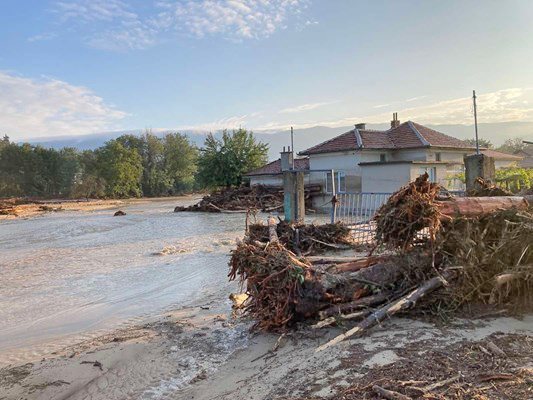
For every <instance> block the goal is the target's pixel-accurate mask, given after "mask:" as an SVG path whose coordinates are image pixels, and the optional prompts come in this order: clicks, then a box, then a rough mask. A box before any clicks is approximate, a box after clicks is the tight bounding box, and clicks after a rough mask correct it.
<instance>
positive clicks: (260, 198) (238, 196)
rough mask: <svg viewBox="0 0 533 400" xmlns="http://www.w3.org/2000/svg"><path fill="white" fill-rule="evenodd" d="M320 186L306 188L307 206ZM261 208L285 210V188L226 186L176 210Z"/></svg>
mask: <svg viewBox="0 0 533 400" xmlns="http://www.w3.org/2000/svg"><path fill="white" fill-rule="evenodd" d="M320 190H321V188H320V186H314V185H311V186H308V187H306V188H305V201H306V204H305V208H306V210H310V209H311V208H312V207H311V194H312V193H317V192H320ZM247 210H260V211H264V212H271V211H280V212H282V211H283V189H281V188H279V187H270V186H262V185H256V186H252V187H247V186H241V187H238V188H225V189H220V190H217V191H214V192H213V193H211V194H209V195H207V196H204V198H203V199H202V200H200V202H199V203H197V204H194V205H192V206H188V207H183V206H177V207H176V208H175V209H174V212H180V211H204V212H215V213H216V212H228V213H231V212H246V211H247Z"/></svg>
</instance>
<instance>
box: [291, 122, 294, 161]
mask: <svg viewBox="0 0 533 400" xmlns="http://www.w3.org/2000/svg"><path fill="white" fill-rule="evenodd" d="M291 151H292V165H291V167H292V169H294V129H292V126H291Z"/></svg>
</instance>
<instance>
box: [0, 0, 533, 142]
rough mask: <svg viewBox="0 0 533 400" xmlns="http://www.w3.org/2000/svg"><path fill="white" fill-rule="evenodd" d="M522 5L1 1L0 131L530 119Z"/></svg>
mask: <svg viewBox="0 0 533 400" xmlns="http://www.w3.org/2000/svg"><path fill="white" fill-rule="evenodd" d="M532 20H533V1H529V0H522V1H517V0H506V1H491V0H477V1H473V0H463V1H429V0H426V1H407V0H405V1H404V0H396V1H392V0H391V1H385V0H382V1H379V0H378V1H356V0H328V1H326V0H320V1H319V0H315V1H313V0H195V1H188V0H154V1H151V0H132V1H127V0H58V1H44V0H2V1H1V2H0V133H7V134H9V135H10V136H11V137H12V138H14V139H16V140H20V139H25V138H35V137H49V136H55V135H71V134H87V133H92V132H100V131H107V130H120V129H142V128H145V127H152V128H167V129H193V128H196V129H204V130H216V129H221V128H235V127H238V126H243V127H247V128H250V129H256V130H260V129H272V130H276V129H278V130H279V129H284V128H287V127H288V126H290V125H294V126H295V127H297V128H298V127H308V126H313V125H326V126H346V125H350V124H353V123H356V122H360V121H363V122H369V123H372V122H376V123H377V122H387V121H388V120H390V115H391V114H392V112H394V111H397V112H399V116H400V119H401V120H405V119H407V118H410V119H413V120H416V121H419V122H421V123H433V124H439V123H471V119H472V114H471V107H470V96H471V91H472V89H474V88H475V89H476V90H477V92H478V95H479V111H480V120H481V121H482V122H502V121H533V103H532V102H533V90H532V88H533V72H532V71H533V45H532V43H533V27H532V24H531V21H532Z"/></svg>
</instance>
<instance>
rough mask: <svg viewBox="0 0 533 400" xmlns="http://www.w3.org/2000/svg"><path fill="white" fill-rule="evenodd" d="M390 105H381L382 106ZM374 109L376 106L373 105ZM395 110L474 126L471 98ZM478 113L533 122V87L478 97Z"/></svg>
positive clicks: (341, 123)
mask: <svg viewBox="0 0 533 400" xmlns="http://www.w3.org/2000/svg"><path fill="white" fill-rule="evenodd" d="M389 105H390V104H387V105H385V104H384V105H383V107H385V106H389ZM373 108H379V107H376V106H375V107H373ZM395 111H397V112H398V117H399V119H400V121H407V120H412V121H415V122H419V123H422V124H435V125H440V124H463V125H472V124H473V123H474V117H473V108H472V98H471V97H462V98H458V99H451V100H443V101H439V102H435V103H432V104H428V105H422V106H419V107H410V108H403V109H401V108H400V109H398V110H395ZM477 111H478V122H479V123H496V122H512V121H533V88H511V89H502V90H498V91H495V92H490V93H482V94H478V95H477ZM391 118H392V112H391V113H380V114H366V115H365V114H363V113H361V114H360V115H352V116H346V117H343V118H340V119H335V120H331V119H330V120H319V119H312V120H308V121H305V122H300V123H290V124H289V123H285V122H279V121H272V122H268V123H264V124H260V126H256V128H257V129H259V130H268V131H273V132H274V131H279V130H283V129H289V128H290V126H291V125H292V126H293V127H294V128H297V129H303V128H311V127H313V126H327V127H331V128H336V127H345V126H350V125H353V124H356V123H359V122H366V123H371V124H372V123H373V124H380V123H387V122H388V121H390V119H391ZM249 124H250V122H249ZM502 134H503V132H502Z"/></svg>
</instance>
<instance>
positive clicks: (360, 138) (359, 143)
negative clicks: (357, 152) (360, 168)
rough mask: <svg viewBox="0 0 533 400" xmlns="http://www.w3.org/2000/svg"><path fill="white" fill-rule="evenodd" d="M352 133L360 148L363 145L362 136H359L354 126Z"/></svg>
mask: <svg viewBox="0 0 533 400" xmlns="http://www.w3.org/2000/svg"><path fill="white" fill-rule="evenodd" d="M353 132H354V134H355V141H356V143H357V146H359V148H360V149H362V148H363V147H364V145H363V138H362V137H361V133H359V129H357V127H356V128H354V130H353Z"/></svg>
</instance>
